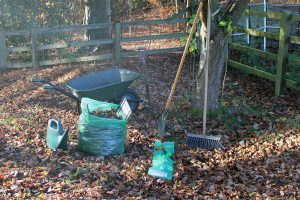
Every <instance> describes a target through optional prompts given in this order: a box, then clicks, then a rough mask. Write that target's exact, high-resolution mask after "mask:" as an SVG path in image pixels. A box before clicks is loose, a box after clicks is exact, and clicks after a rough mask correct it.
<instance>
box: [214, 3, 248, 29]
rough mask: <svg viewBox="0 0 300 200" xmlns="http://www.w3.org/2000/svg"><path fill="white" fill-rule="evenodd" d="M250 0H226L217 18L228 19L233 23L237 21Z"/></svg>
mask: <svg viewBox="0 0 300 200" xmlns="http://www.w3.org/2000/svg"><path fill="white" fill-rule="evenodd" d="M249 2H250V0H228V1H226V2H225V3H223V6H222V8H221V11H220V14H219V19H221V20H222V19H227V20H230V21H231V22H232V23H233V24H236V23H238V21H239V20H240V18H241V16H242V14H243V12H244V11H245V9H246V8H247V6H248V4H249Z"/></svg>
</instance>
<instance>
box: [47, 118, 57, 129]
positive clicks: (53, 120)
mask: <svg viewBox="0 0 300 200" xmlns="http://www.w3.org/2000/svg"><path fill="white" fill-rule="evenodd" d="M53 124H55V125H56V127H53V126H52V125H53ZM48 127H50V128H52V129H55V130H58V129H59V121H58V120H56V119H50V120H49V122H48Z"/></svg>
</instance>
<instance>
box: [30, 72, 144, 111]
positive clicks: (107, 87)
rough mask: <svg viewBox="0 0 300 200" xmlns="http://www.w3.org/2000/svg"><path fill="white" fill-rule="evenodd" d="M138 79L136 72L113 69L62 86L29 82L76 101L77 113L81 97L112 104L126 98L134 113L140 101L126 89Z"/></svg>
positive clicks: (34, 81)
mask: <svg viewBox="0 0 300 200" xmlns="http://www.w3.org/2000/svg"><path fill="white" fill-rule="evenodd" d="M140 77H141V74H139V73H137V72H133V71H129V70H126V69H117V68H116V69H115V68H114V69H107V70H103V71H98V72H95V73H90V74H87V75H83V76H81V77H77V78H74V79H72V80H70V81H68V82H67V83H65V84H64V85H56V84H53V83H51V81H49V80H42V79H37V78H32V80H31V81H32V82H33V83H42V84H45V85H44V87H43V88H45V89H54V90H56V91H58V92H60V93H62V94H64V95H66V96H68V97H70V98H72V99H74V100H76V101H77V109H78V111H79V113H80V102H81V98H82V97H88V98H91V99H94V100H99V101H107V102H113V103H119V102H121V101H122V99H124V98H126V99H127V101H128V103H129V105H130V108H131V110H132V111H135V110H136V109H137V107H138V105H139V103H140V102H141V99H140V98H139V96H138V95H137V94H136V93H135V92H134V91H133V90H132V89H130V88H128V87H129V86H130V85H131V84H132V83H133V82H134V81H135V80H137V79H139V78H140ZM64 86H66V87H64Z"/></svg>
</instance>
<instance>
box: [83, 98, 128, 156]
mask: <svg viewBox="0 0 300 200" xmlns="http://www.w3.org/2000/svg"><path fill="white" fill-rule="evenodd" d="M118 108H119V105H116V104H111V103H107V102H101V101H96V100H93V99H89V98H82V100H81V111H82V112H81V114H80V117H79V121H78V131H79V141H78V149H79V150H80V151H82V152H86V153H89V154H91V155H97V156H108V155H115V154H122V153H124V151H125V141H126V136H127V129H126V125H127V121H126V120H122V119H121V120H119V119H111V118H103V117H98V116H95V115H93V114H92V112H94V111H108V110H112V109H118ZM117 115H120V116H118V117H122V115H121V113H120V112H118V113H117Z"/></svg>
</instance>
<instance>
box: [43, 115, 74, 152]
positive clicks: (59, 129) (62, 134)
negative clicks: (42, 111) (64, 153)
mask: <svg viewBox="0 0 300 200" xmlns="http://www.w3.org/2000/svg"><path fill="white" fill-rule="evenodd" d="M68 132H69V129H66V130H65V131H64V129H63V126H62V124H61V121H60V120H57V119H50V120H49V121H48V128H47V146H48V147H49V148H50V149H54V150H56V149H65V150H66V149H67V148H68Z"/></svg>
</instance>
